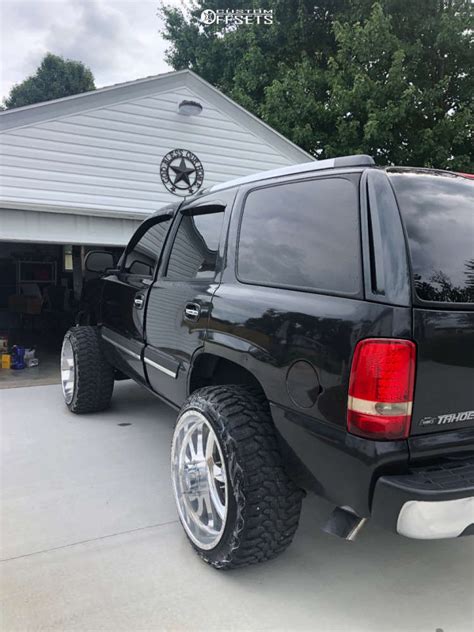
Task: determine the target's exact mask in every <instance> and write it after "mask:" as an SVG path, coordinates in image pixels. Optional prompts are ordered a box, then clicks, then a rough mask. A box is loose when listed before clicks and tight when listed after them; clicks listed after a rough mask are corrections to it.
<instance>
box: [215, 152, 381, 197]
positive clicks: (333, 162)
mask: <svg viewBox="0 0 474 632" xmlns="http://www.w3.org/2000/svg"><path fill="white" fill-rule="evenodd" d="M373 166H375V162H374V159H373V158H372V157H371V156H367V155H365V154H358V155H355V156H341V157H340V158H328V159H327V160H312V161H311V162H303V163H300V164H298V165H290V166H288V167H280V168H278V169H271V170H270V171H260V172H259V173H254V174H252V175H249V176H244V177H242V178H236V179H235V180H228V181H227V182H221V183H219V184H215V185H214V186H212V187H210V188H209V189H205V190H204V191H203V192H202V193H203V194H204V193H214V192H215V191H221V190H222V189H228V188H230V187H234V186H239V185H241V184H248V183H249V182H258V181H260V180H268V179H269V178H277V177H278V176H290V175H294V174H297V173H308V172H311V171H320V170H322V169H337V168H339V167H373Z"/></svg>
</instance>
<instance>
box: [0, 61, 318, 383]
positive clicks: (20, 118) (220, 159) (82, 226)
mask: <svg viewBox="0 0 474 632" xmlns="http://www.w3.org/2000/svg"><path fill="white" fill-rule="evenodd" d="M0 133H1V165H2V170H1V190H0V218H1V222H0V353H2V364H1V366H2V369H0V384H1V385H2V386H4V387H9V386H25V385H28V384H51V383H56V382H58V381H59V370H58V353H59V349H60V344H61V340H62V337H63V334H64V332H65V331H66V330H67V329H68V328H69V327H70V326H71V325H72V324H74V323H75V322H76V321H77V320H78V319H79V320H80V318H81V300H82V296H83V290H84V286H85V284H86V282H87V281H89V280H90V278H91V277H93V276H94V274H93V273H91V272H89V271H87V270H86V265H85V258H86V255H87V253H88V252H89V251H90V250H102V251H107V252H109V251H110V252H112V253H113V254H114V256H115V258H118V256H119V254H120V252H121V251H122V250H123V247H124V246H125V245H126V244H127V242H128V240H129V239H130V237H131V235H132V234H133V232H134V231H135V230H136V228H137V227H138V225H139V224H140V222H141V221H143V220H144V219H145V218H146V217H148V216H149V215H150V214H151V213H152V212H154V211H156V210H157V209H159V208H160V207H161V206H163V205H165V204H166V203H169V202H172V201H174V202H175V201H177V200H179V199H184V198H186V197H189V196H192V195H194V194H195V193H197V192H198V191H200V190H202V189H204V188H206V187H209V186H212V185H214V184H217V183H219V182H224V181H226V180H229V179H232V178H236V177H240V176H245V175H249V174H251V173H256V172H258V171H263V170H266V169H274V168H278V167H283V166H286V165H291V164H297V163H301V162H306V161H307V160H308V159H311V156H309V155H308V154H307V153H306V152H304V151H303V150H301V149H300V148H299V147H297V146H296V145H294V144H293V143H291V142H290V141H288V140H287V139H286V138H284V137H283V136H281V134H279V133H277V132H276V131H275V130H273V129H272V128H270V127H269V126H268V125H266V124H264V123H263V122H262V121H260V120H259V119H257V118H256V117H255V116H253V115H252V114H250V113H249V112H247V111H246V110H245V109H243V108H242V107H241V106H239V105H237V104H236V103H235V102H233V101H232V100H230V99H229V98H227V97H225V96H224V95H223V94H222V93H220V92H219V91H218V90H216V89H215V88H213V87H212V86H210V85H209V84H208V83H207V82H206V81H204V80H203V79H201V78H200V77H198V76H197V75H195V74H194V73H192V72H191V71H189V70H183V71H178V72H172V73H167V74H163V75H158V76H155V77H147V78H145V79H139V80H136V81H133V82H129V83H124V84H118V85H114V86H110V87H106V88H101V89H100V90H95V91H93V92H87V93H83V94H79V95H76V96H72V97H66V98H63V99H57V100H54V101H48V102H44V103H39V104H35V105H31V106H26V107H22V108H16V109H12V110H6V111H4V112H2V113H0ZM12 366H15V367H17V368H11V367H12ZM23 367H24V368H23Z"/></svg>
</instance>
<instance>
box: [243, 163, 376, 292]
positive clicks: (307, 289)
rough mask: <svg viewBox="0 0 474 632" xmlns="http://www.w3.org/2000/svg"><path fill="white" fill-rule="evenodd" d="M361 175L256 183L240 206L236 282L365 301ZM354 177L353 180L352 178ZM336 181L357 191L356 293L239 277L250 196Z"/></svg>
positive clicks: (359, 172)
mask: <svg viewBox="0 0 474 632" xmlns="http://www.w3.org/2000/svg"><path fill="white" fill-rule="evenodd" d="M360 175H361V171H351V172H343V173H334V174H329V173H325V174H318V175H317V176H314V175H313V177H309V178H308V177H306V178H291V179H282V180H280V179H279V180H277V181H274V182H265V183H262V184H258V183H256V186H251V187H249V188H248V189H247V190H246V191H245V192H244V195H243V198H242V201H241V204H240V209H239V222H238V228H237V244H236V248H235V260H234V269H235V278H236V280H237V281H238V282H239V283H241V284H242V285H252V286H261V287H270V288H275V289H282V290H292V291H294V292H308V293H311V294H321V295H323V296H337V297H340V298H351V299H354V300H357V299H361V300H362V299H364V283H363V278H364V277H363V272H364V271H363V265H362V255H363V253H362V242H361V232H362V231H361V226H362V225H361V217H360V212H361V209H360V197H359V189H358V186H359V185H358V184H357V183H356V182H354V179H353V177H354V176H357V177H358V178H359V182H360ZM350 176H352V178H351V177H350ZM334 179H340V180H347V181H348V182H350V183H351V184H352V186H353V187H354V189H355V195H356V203H357V222H358V226H359V236H358V240H357V241H358V245H359V273H360V275H359V288H358V289H357V290H356V291H355V292H341V291H338V290H326V289H320V288H315V287H308V286H303V285H301V286H300V285H299V286H297V287H295V286H294V285H289V284H286V283H264V282H262V281H248V280H244V279H242V278H241V277H240V276H239V249H240V232H241V228H242V220H243V216H244V212H245V204H246V202H247V197H248V196H249V195H250V193H253V192H254V191H258V190H260V189H269V188H275V187H277V186H281V185H284V184H294V183H297V182H315V181H319V180H334Z"/></svg>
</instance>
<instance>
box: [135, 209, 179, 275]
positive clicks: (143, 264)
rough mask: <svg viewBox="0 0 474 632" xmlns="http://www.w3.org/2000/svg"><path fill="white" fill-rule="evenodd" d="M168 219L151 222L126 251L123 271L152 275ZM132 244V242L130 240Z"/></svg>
mask: <svg viewBox="0 0 474 632" xmlns="http://www.w3.org/2000/svg"><path fill="white" fill-rule="evenodd" d="M169 222H170V220H169V219H167V220H164V221H160V222H157V223H155V224H153V225H152V226H151V227H150V228H148V230H147V231H146V232H145V233H143V235H142V236H141V237H140V238H139V240H138V241H137V242H136V243H135V244H134V245H132V249H131V250H130V251H129V252H127V253H126V258H125V264H124V272H127V273H128V274H141V275H143V276H146V277H150V278H151V277H153V275H154V272H155V268H156V265H157V263H158V260H159V258H160V254H161V249H162V248H163V244H164V241H165V237H166V234H167V232H168V229H169ZM132 244H133V242H132Z"/></svg>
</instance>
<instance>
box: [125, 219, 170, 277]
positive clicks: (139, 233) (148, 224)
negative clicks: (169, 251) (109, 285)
mask: <svg viewBox="0 0 474 632" xmlns="http://www.w3.org/2000/svg"><path fill="white" fill-rule="evenodd" d="M173 217H174V214H173V213H163V214H162V215H158V216H153V217H149V218H148V219H146V220H144V221H143V222H142V223H141V224H140V226H139V227H138V228H137V230H136V231H135V232H134V234H133V236H132V238H131V239H130V241H129V242H128V244H127V245H126V247H125V249H124V251H123V253H122V255H121V257H120V259H119V261H118V263H117V266H118V270H119V274H126V275H128V276H136V277H140V276H143V278H145V277H147V278H148V277H150V278H151V279H155V278H156V273H157V271H158V268H159V267H160V264H161V261H162V258H163V252H164V249H165V246H166V242H167V241H168V235H169V234H170V230H171V224H170V225H169V227H168V231H167V233H166V236H165V239H164V242H163V246H162V248H161V252H160V254H159V256H158V257H157V259H156V265H155V269H154V271H153V274H151V275H143V274H134V273H133V272H126V271H125V269H124V266H125V262H126V260H127V257H128V255H129V254H130V253H131V252H132V251H133V249H134V248H135V246H136V245H137V244H138V242H139V241H140V239H141V238H142V237H143V235H144V234H145V233H147V232H148V231H149V230H151V229H152V228H153V226H155V225H156V224H162V223H163V222H169V221H171V222H172V220H173Z"/></svg>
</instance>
